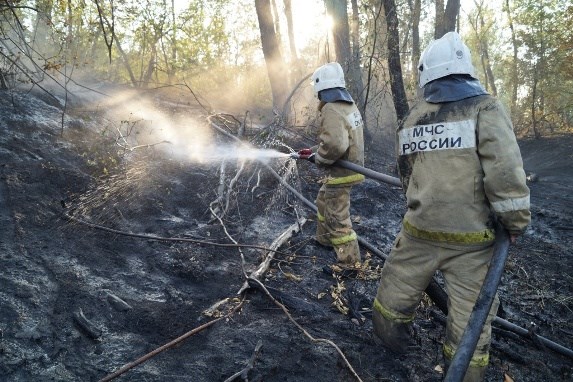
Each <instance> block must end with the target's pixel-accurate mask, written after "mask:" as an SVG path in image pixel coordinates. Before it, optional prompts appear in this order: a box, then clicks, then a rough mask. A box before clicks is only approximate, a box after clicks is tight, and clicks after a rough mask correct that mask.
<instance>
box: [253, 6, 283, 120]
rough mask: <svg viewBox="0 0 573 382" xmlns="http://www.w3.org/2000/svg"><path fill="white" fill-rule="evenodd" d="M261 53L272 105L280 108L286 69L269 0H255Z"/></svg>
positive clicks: (281, 106)
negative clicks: (265, 67) (267, 76)
mask: <svg viewBox="0 0 573 382" xmlns="http://www.w3.org/2000/svg"><path fill="white" fill-rule="evenodd" d="M255 8H256V10H257V18H258V20H259V30H260V32H261V44H262V46H263V55H264V56H265V63H266V65H267V72H268V75H269V81H270V84H271V91H272V94H273V107H274V108H277V109H280V110H282V108H283V106H284V101H285V99H286V94H287V82H286V81H285V74H286V70H285V68H284V62H283V59H282V56H281V52H280V46H279V41H278V38H277V35H276V33H275V25H274V22H273V15H272V12H271V3H270V0H255Z"/></svg>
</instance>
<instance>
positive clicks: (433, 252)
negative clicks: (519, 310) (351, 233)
mask: <svg viewBox="0 0 573 382" xmlns="http://www.w3.org/2000/svg"><path fill="white" fill-rule="evenodd" d="M492 255H493V246H489V247H486V248H483V247H480V248H476V247H464V246H449V245H448V246H446V245H444V246H441V245H439V244H434V243H431V242H427V241H420V240H415V239H412V238H410V237H408V236H406V234H404V233H403V232H400V234H399V235H398V237H397V238H396V240H395V242H394V246H393V248H392V251H391V253H390V256H389V257H388V259H387V260H386V262H385V264H384V267H383V269H382V275H381V280H380V285H379V287H378V291H377V294H376V299H375V301H374V309H375V310H376V311H377V313H379V314H378V317H379V318H380V319H382V320H387V321H389V322H398V323H408V322H411V321H412V320H413V318H414V314H415V310H416V307H417V306H418V304H419V302H420V300H421V298H422V293H423V292H424V290H425V289H426V287H427V286H428V284H429V283H430V281H431V279H432V277H433V276H434V274H435V272H436V270H440V271H441V272H442V275H443V277H444V281H445V286H446V290H447V292H448V318H447V324H446V339H445V342H444V346H443V351H444V356H445V359H446V361H449V360H451V359H452V358H453V355H454V353H455V351H456V349H457V345H458V343H459V342H460V340H461V337H462V335H463V332H464V329H465V327H466V325H467V323H468V321H469V317H470V314H471V312H472V310H473V307H474V304H475V301H476V300H477V297H478V295H479V292H480V289H481V286H482V284H483V281H484V279H485V275H486V273H487V270H488V267H489V262H490V260H491V257H492ZM498 306H499V300H498V296H497V295H496V296H495V301H494V303H493V304H492V307H491V309H490V312H489V314H488V317H487V320H486V323H485V325H484V327H483V330H482V332H481V335H480V338H479V340H478V343H477V346H476V350H475V352H474V354H473V356H472V359H471V361H470V368H476V369H481V368H485V367H486V366H487V364H488V362H489V346H490V340H491V322H492V321H493V319H494V318H495V315H496V313H497V308H498ZM374 325H375V332H376V333H377V334H378V335H382V336H384V335H385V334H384V330H387V328H393V327H395V325H380V324H378V326H379V327H380V328H379V330H376V321H374ZM388 335H389V336H390V337H391V336H392V335H393V333H388ZM468 374H469V373H468Z"/></svg>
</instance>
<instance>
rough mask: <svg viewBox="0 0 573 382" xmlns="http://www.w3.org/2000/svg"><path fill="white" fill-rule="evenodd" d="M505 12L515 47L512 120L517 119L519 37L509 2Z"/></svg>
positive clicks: (506, 3) (512, 78) (506, 4)
mask: <svg viewBox="0 0 573 382" xmlns="http://www.w3.org/2000/svg"><path fill="white" fill-rule="evenodd" d="M505 11H506V13H507V20H508V22H509V29H510V30H511V45H512V46H513V62H512V65H511V82H512V84H511V110H510V115H511V118H512V120H513V119H515V115H516V113H517V87H518V83H517V81H518V78H517V48H518V47H517V37H516V36H515V28H514V27H513V18H512V16H511V10H510V8H509V0H505Z"/></svg>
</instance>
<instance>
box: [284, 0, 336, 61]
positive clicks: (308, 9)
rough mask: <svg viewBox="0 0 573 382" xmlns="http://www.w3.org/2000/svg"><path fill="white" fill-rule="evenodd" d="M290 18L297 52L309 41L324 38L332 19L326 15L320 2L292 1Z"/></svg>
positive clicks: (309, 0) (320, 0) (316, 0)
mask: <svg viewBox="0 0 573 382" xmlns="http://www.w3.org/2000/svg"><path fill="white" fill-rule="evenodd" d="M292 18H293V29H294V32H295V41H296V45H297V49H298V50H299V51H301V50H302V49H304V48H306V46H307V45H308V44H309V43H310V42H311V41H313V40H317V39H319V38H321V37H322V36H326V33H327V32H328V31H329V30H330V28H331V27H332V18H331V17H329V16H327V15H326V10H325V7H324V2H323V1H322V0H293V1H292Z"/></svg>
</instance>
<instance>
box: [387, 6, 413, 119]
mask: <svg viewBox="0 0 573 382" xmlns="http://www.w3.org/2000/svg"><path fill="white" fill-rule="evenodd" d="M382 4H383V6H384V14H385V15H386V26H387V28H388V40H387V43H388V71H389V72H390V87H391V89H392V99H393V101H394V108H395V109H396V117H397V118H398V120H399V121H400V120H402V119H403V118H404V117H405V116H406V114H407V113H408V110H409V106H408V99H407V97H406V90H405V89H404V79H403V77H402V64H401V63H400V37H399V34H398V15H397V14H396V2H395V1H394V0H382Z"/></svg>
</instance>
